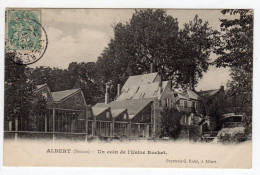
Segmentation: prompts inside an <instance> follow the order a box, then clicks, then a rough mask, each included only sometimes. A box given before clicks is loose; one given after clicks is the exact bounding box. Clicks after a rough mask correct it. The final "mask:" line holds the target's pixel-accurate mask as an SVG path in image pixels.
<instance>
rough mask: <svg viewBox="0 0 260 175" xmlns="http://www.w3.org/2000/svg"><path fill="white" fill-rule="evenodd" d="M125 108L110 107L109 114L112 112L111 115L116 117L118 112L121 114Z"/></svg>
mask: <svg viewBox="0 0 260 175" xmlns="http://www.w3.org/2000/svg"><path fill="white" fill-rule="evenodd" d="M125 111H126V109H112V110H111V114H112V117H114V118H115V117H117V116H119V115H120V114H122V113H123V112H125Z"/></svg>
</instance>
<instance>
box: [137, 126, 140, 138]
mask: <svg viewBox="0 0 260 175" xmlns="http://www.w3.org/2000/svg"><path fill="white" fill-rule="evenodd" d="M137 128H138V136H137V137H139V136H140V132H141V128H140V124H137Z"/></svg>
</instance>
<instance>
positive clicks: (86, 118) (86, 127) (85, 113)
mask: <svg viewBox="0 0 260 175" xmlns="http://www.w3.org/2000/svg"><path fill="white" fill-rule="evenodd" d="M84 115H85V129H86V141H87V140H88V115H87V109H86V108H85V111H84Z"/></svg>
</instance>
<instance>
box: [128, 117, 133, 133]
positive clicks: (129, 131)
mask: <svg viewBox="0 0 260 175" xmlns="http://www.w3.org/2000/svg"><path fill="white" fill-rule="evenodd" d="M131 129H132V128H131V120H129V121H128V137H131Z"/></svg>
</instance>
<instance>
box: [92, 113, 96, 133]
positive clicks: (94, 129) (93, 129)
mask: <svg viewBox="0 0 260 175" xmlns="http://www.w3.org/2000/svg"><path fill="white" fill-rule="evenodd" d="M96 119H97V118H96V116H94V120H93V125H92V126H93V127H92V133H93V134H92V135H93V136H96V124H97V121H96Z"/></svg>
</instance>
